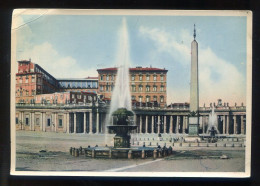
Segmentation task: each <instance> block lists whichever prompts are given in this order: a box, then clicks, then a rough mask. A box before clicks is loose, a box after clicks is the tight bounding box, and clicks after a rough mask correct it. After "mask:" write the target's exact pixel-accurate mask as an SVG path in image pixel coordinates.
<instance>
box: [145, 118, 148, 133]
mask: <svg viewBox="0 0 260 186" xmlns="http://www.w3.org/2000/svg"><path fill="white" fill-rule="evenodd" d="M145 133H148V116H147V115H146V116H145Z"/></svg>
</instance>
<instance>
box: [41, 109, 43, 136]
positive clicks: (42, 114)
mask: <svg viewBox="0 0 260 186" xmlns="http://www.w3.org/2000/svg"><path fill="white" fill-rule="evenodd" d="M40 131H43V113H42V112H41V114H40Z"/></svg>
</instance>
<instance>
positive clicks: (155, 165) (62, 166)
mask: <svg viewBox="0 0 260 186" xmlns="http://www.w3.org/2000/svg"><path fill="white" fill-rule="evenodd" d="M105 144H108V145H109V146H112V145H113V135H107V136H104V135H101V134H100V135H86V134H76V135H75V134H61V133H48V132H31V131H17V133H16V170H17V171H108V172H109V171H112V172H116V171H117V172H244V170H245V150H244V148H240V147H235V148H234V147H233V148H232V147H225V148H224V147H183V148H180V147H176V148H175V147H174V150H175V151H174V154H173V155H171V156H169V157H165V158H162V159H156V160H153V159H144V160H143V159H131V160H128V159H89V158H85V157H84V156H83V155H82V156H80V157H73V156H70V155H69V148H70V147H79V146H82V147H87V146H88V145H91V146H94V145H99V146H104V145H105ZM222 155H227V156H228V159H220V156H222Z"/></svg>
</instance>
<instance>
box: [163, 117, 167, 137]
mask: <svg viewBox="0 0 260 186" xmlns="http://www.w3.org/2000/svg"><path fill="white" fill-rule="evenodd" d="M166 124H167V118H166V116H164V120H163V130H164V133H165V134H166V133H167V130H166V129H167V128H166V127H167V125H166Z"/></svg>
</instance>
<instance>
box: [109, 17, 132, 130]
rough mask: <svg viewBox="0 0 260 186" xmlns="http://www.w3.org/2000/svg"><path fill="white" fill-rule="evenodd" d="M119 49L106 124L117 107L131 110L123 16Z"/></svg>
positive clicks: (126, 35) (127, 48)
mask: <svg viewBox="0 0 260 186" xmlns="http://www.w3.org/2000/svg"><path fill="white" fill-rule="evenodd" d="M118 47H119V50H118V57H117V76H116V83H115V87H114V90H113V92H112V98H111V103H110V110H109V115H108V118H107V119H106V126H108V124H109V123H110V120H111V115H112V113H113V112H114V111H115V110H117V109H118V108H126V109H127V110H130V111H131V110H132V103H131V94H130V87H129V86H130V85H129V64H130V56H129V48H130V47H129V40H128V31H127V23H126V19H125V18H123V21H122V27H121V29H120V31H119V46H118ZM106 128H107V127H106Z"/></svg>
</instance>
